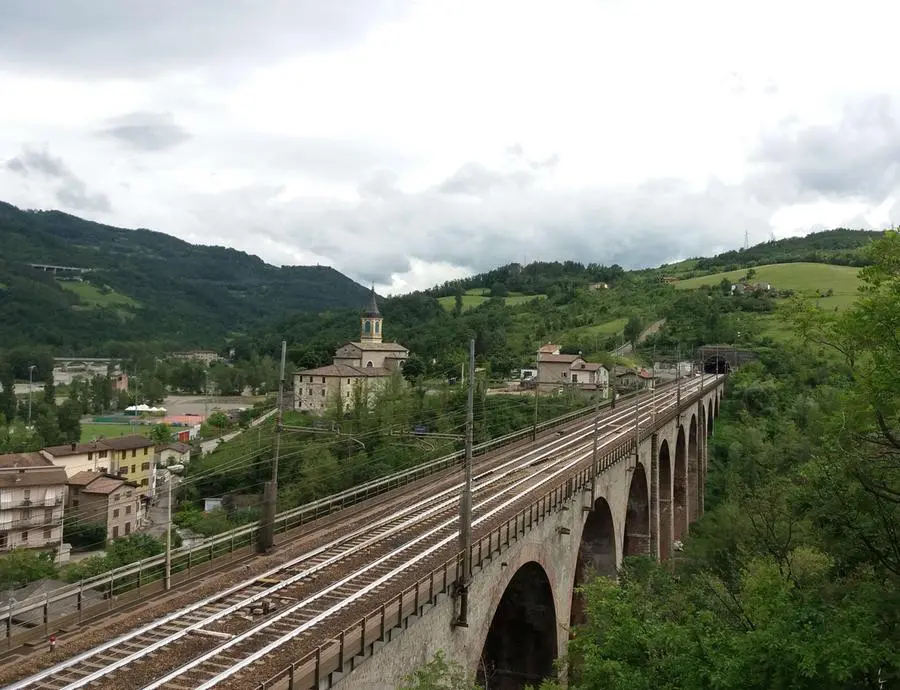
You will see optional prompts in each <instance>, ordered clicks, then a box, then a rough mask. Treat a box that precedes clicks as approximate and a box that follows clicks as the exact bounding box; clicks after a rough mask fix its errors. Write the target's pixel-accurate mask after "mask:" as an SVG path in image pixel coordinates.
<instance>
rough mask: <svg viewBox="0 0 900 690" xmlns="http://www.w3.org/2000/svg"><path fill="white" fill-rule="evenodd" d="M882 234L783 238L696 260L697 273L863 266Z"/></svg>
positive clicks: (839, 230) (839, 232) (856, 232)
mask: <svg viewBox="0 0 900 690" xmlns="http://www.w3.org/2000/svg"><path fill="white" fill-rule="evenodd" d="M883 234H884V233H882V232H881V231H875V230H848V229H846V228H836V229H834V230H824V231H822V232H813V233H810V234H809V235H806V236H804V237H786V238H784V239H782V240H774V241H771V242H763V243H762V244H757V245H754V246H753V247H748V248H747V249H734V250H732V251H728V252H723V253H722V254H717V255H716V256H714V257H712V258H701V259H696V263H695V264H694V268H695V269H697V270H698V271H708V272H710V273H715V272H717V271H731V270H734V269H737V268H751V267H753V266H759V265H762V264H784V263H797V262H809V263H819V264H837V265H839V266H865V265H866V264H868V263H869V259H868V258H867V257H866V256H865V252H864V249H865V248H866V247H868V246H869V245H870V244H871V243H872V240H874V239H876V238H878V237H881V236H882V235H883Z"/></svg>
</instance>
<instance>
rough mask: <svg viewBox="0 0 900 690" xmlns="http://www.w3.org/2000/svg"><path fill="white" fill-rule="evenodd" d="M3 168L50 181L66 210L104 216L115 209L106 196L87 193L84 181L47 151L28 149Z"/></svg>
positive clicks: (10, 160) (61, 160) (57, 197)
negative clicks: (91, 212) (98, 212)
mask: <svg viewBox="0 0 900 690" xmlns="http://www.w3.org/2000/svg"><path fill="white" fill-rule="evenodd" d="M4 167H6V169H7V170H11V171H12V172H14V173H17V174H19V175H22V176H25V177H30V176H32V175H37V176H39V177H43V178H46V179H48V180H51V181H52V182H53V184H54V188H53V194H54V196H55V197H56V200H57V201H58V202H59V203H60V204H62V205H63V206H65V207H66V208H69V209H72V210H75V211H102V212H104V213H107V212H109V211H110V210H111V208H112V206H111V204H110V203H109V198H108V197H107V196H106V195H105V194H103V193H100V192H90V191H88V188H87V185H86V184H85V183H84V181H83V180H82V179H81V178H79V177H78V176H77V175H75V173H73V172H72V171H71V170H70V169H69V167H68V166H67V165H66V164H65V162H64V161H63V159H62V158H58V157H56V156H53V155H51V154H50V152H49V151H47V150H38V149H33V148H29V147H25V148H23V149H22V153H20V154H19V155H18V156H15V157H14V158H11V159H9V160H8V161H6V163H5V164H4Z"/></svg>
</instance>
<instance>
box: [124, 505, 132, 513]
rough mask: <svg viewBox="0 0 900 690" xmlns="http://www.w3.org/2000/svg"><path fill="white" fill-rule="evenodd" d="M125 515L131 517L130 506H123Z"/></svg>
mask: <svg viewBox="0 0 900 690" xmlns="http://www.w3.org/2000/svg"><path fill="white" fill-rule="evenodd" d="M125 514H126V515H131V506H125Z"/></svg>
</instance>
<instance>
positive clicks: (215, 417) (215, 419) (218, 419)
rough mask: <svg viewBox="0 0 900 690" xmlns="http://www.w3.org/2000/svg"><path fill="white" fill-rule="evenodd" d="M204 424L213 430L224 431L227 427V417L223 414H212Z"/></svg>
mask: <svg viewBox="0 0 900 690" xmlns="http://www.w3.org/2000/svg"><path fill="white" fill-rule="evenodd" d="M206 423H207V424H209V426H211V427H213V428H214V429H226V428H227V427H228V415H226V414H225V413H224V412H213V413H212V414H211V415H209V417H208V418H207V420H206Z"/></svg>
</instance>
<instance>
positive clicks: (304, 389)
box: [294, 288, 409, 412]
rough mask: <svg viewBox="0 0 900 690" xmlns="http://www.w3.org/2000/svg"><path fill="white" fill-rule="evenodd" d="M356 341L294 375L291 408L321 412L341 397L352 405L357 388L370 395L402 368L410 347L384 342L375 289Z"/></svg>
mask: <svg viewBox="0 0 900 690" xmlns="http://www.w3.org/2000/svg"><path fill="white" fill-rule="evenodd" d="M359 331H360V332H359V340H358V341H354V342H349V343H347V344H346V345H344V346H342V347H340V348H338V350H337V352H335V353H334V360H333V363H332V364H329V365H328V366H324V367H319V368H318V369H306V370H305V371H298V372H297V373H296V374H294V407H295V408H296V409H297V410H300V411H301V412H322V411H324V410H325V408H326V407H327V406H328V405H330V404H331V405H333V404H334V402H335V401H337V400H340V401H341V403H342V404H343V405H344V406H345V407H346V406H348V405H350V404H352V401H353V393H354V391H355V390H357V389H360V390H362V391H364V393H365V395H366V396H371V395H372V394H373V393H374V392H375V391H376V390H377V389H378V388H379V387H380V386H382V385H384V384H385V383H387V382H388V381H389V380H390V379H391V377H392V376H394V374H396V373H397V372H398V371H400V370H401V369H402V367H403V362H404V361H406V358H407V357H409V350H407V349H406V348H405V347H403V346H402V345H400V344H399V343H386V342H384V341H383V340H382V336H383V335H384V319H383V318H382V316H381V312H379V311H378V303H377V301H376V299H375V288H372V298H371V300H370V302H369V307H368V309H366V310H365V311H364V312H363V314H362V318H361V319H360V328H359Z"/></svg>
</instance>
